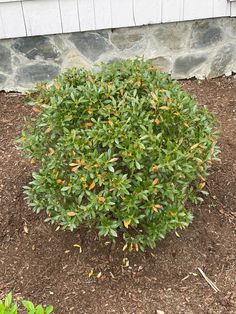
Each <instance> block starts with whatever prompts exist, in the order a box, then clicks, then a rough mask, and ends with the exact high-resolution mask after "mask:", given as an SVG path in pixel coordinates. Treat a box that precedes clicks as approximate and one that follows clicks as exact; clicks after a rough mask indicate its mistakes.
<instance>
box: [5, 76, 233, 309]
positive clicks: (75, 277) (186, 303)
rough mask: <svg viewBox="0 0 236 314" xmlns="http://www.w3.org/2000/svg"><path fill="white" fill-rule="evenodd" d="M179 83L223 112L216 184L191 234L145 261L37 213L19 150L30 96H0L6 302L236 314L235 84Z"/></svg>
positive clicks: (210, 184) (173, 239)
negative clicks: (26, 190)
mask: <svg viewBox="0 0 236 314" xmlns="http://www.w3.org/2000/svg"><path fill="white" fill-rule="evenodd" d="M181 84H182V85H183V87H184V88H185V89H186V90H188V91H189V92H190V93H192V94H194V95H196V97H197V99H198V101H199V103H200V104H204V105H207V106H208V107H209V109H210V110H212V111H214V112H216V114H217V116H218V119H219V120H220V123H221V126H220V128H221V135H220V140H219V145H220V148H221V155H220V157H221V162H216V163H214V165H213V167H212V169H211V173H210V176H209V177H208V180H207V190H208V191H209V196H208V197H205V200H204V202H203V203H202V204H201V205H198V206H193V205H190V206H191V207H192V210H193V213H194V221H193V223H192V224H191V226H189V227H188V228H187V229H186V230H183V231H178V233H175V232H173V233H171V234H169V235H168V236H167V237H166V238H165V239H164V240H163V241H160V242H159V243H158V245H157V248H156V249H155V250H147V251H146V252H145V253H142V252H126V251H125V252H123V251H122V247H123V243H121V242H119V243H117V245H116V246H113V245H111V244H110V243H106V242H105V241H102V242H100V241H99V239H98V238H97V235H96V233H95V232H94V231H91V232H88V231H86V230H84V229H83V228H80V229H79V230H78V231H76V232H73V233H72V232H69V231H66V232H64V231H61V230H59V231H56V226H54V225H50V224H46V223H45V222H44V218H45V217H44V214H41V215H36V214H34V213H33V212H32V210H31V209H30V208H29V207H28V206H27V205H26V202H25V200H24V195H23V186H24V185H27V184H28V183H29V181H30V180H31V172H32V165H30V164H29V162H28V161H26V160H25V159H24V158H23V157H22V156H21V152H20V151H18V150H17V147H16V144H15V139H16V138H17V136H18V135H19V134H20V130H21V128H22V125H23V123H24V118H25V117H27V116H28V115H30V114H31V112H30V109H29V108H27V107H25V106H24V105H23V104H24V97H23V96H22V95H20V94H16V93H4V92H2V93H0V171H1V172H0V174H1V175H0V299H1V297H3V296H5V295H6V293H7V292H9V291H10V290H12V291H13V292H14V297H15V299H17V300H20V299H22V298H23V299H30V300H32V301H34V302H35V303H42V304H52V305H53V306H54V308H55V313H56V314H80V313H81V314H97V313H99V314H106V313H107V314H108V313H116V314H120V313H124V314H126V313H127V314H131V313H132V314H142V313H145V314H146V313H147V314H154V313H159V314H160V313H162V312H161V311H163V312H164V313H165V314H168V313H170V314H172V313H185V314H186V313H187V314H191V313H193V314H196V313H197V314H201V313H204V314H205V313H209V314H210V313H211V314H213V313H214V314H218V313H224V314H230V313H232V314H233V313H236V245H235V243H236V242H235V236H236V232H235V231H236V229H235V225H236V223H235V221H236V219H235V218H236V78H235V77H229V78H225V77H223V78H218V79H213V80H209V81H207V80H206V81H197V80H188V81H182V82H181ZM75 244H79V245H80V246H81V247H82V252H80V249H79V247H75V246H74V245H75ZM198 267H200V268H201V269H202V270H203V271H204V272H205V273H206V275H207V276H208V277H209V278H210V279H211V280H212V281H213V282H214V283H215V284H216V286H217V287H218V288H219V290H220V291H219V292H214V290H213V289H212V288H211V287H210V286H209V285H208V283H207V282H206V281H205V280H204V279H203V278H202V276H201V275H200V273H199V272H198V270H197V268H198ZM91 270H93V275H91V273H90V272H91ZM89 273H90V275H91V276H89ZM99 273H100V274H99ZM98 274H99V276H97V275H98ZM97 277H99V278H97Z"/></svg>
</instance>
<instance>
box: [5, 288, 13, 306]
mask: <svg viewBox="0 0 236 314" xmlns="http://www.w3.org/2000/svg"><path fill="white" fill-rule="evenodd" d="M11 302H12V292H9V293H8V295H7V297H6V299H5V308H6V309H7V308H9V307H10V305H11Z"/></svg>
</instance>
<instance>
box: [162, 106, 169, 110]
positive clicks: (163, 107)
mask: <svg viewBox="0 0 236 314" xmlns="http://www.w3.org/2000/svg"><path fill="white" fill-rule="evenodd" d="M160 109H161V110H170V108H169V107H168V106H161V107H160Z"/></svg>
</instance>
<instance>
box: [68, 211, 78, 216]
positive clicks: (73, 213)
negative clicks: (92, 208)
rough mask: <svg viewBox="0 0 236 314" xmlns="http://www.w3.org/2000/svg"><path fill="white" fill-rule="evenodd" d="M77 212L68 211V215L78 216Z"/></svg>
mask: <svg viewBox="0 0 236 314" xmlns="http://www.w3.org/2000/svg"><path fill="white" fill-rule="evenodd" d="M76 215H77V214H76V213H75V212H68V213H67V216H69V217H74V216H76Z"/></svg>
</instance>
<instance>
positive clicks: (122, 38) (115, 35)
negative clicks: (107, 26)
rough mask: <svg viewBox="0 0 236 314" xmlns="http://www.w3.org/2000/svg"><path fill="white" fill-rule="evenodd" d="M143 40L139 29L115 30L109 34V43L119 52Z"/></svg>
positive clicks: (141, 31)
mask: <svg viewBox="0 0 236 314" xmlns="http://www.w3.org/2000/svg"><path fill="white" fill-rule="evenodd" d="M142 39H144V32H143V30H142V29H141V28H127V29H117V30H114V31H113V32H112V34H111V42H112V43H113V44H114V45H115V46H116V47H117V48H118V49H120V50H125V49H130V48H132V47H133V46H135V45H137V44H138V43H139V42H140V41H141V40H142Z"/></svg>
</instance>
